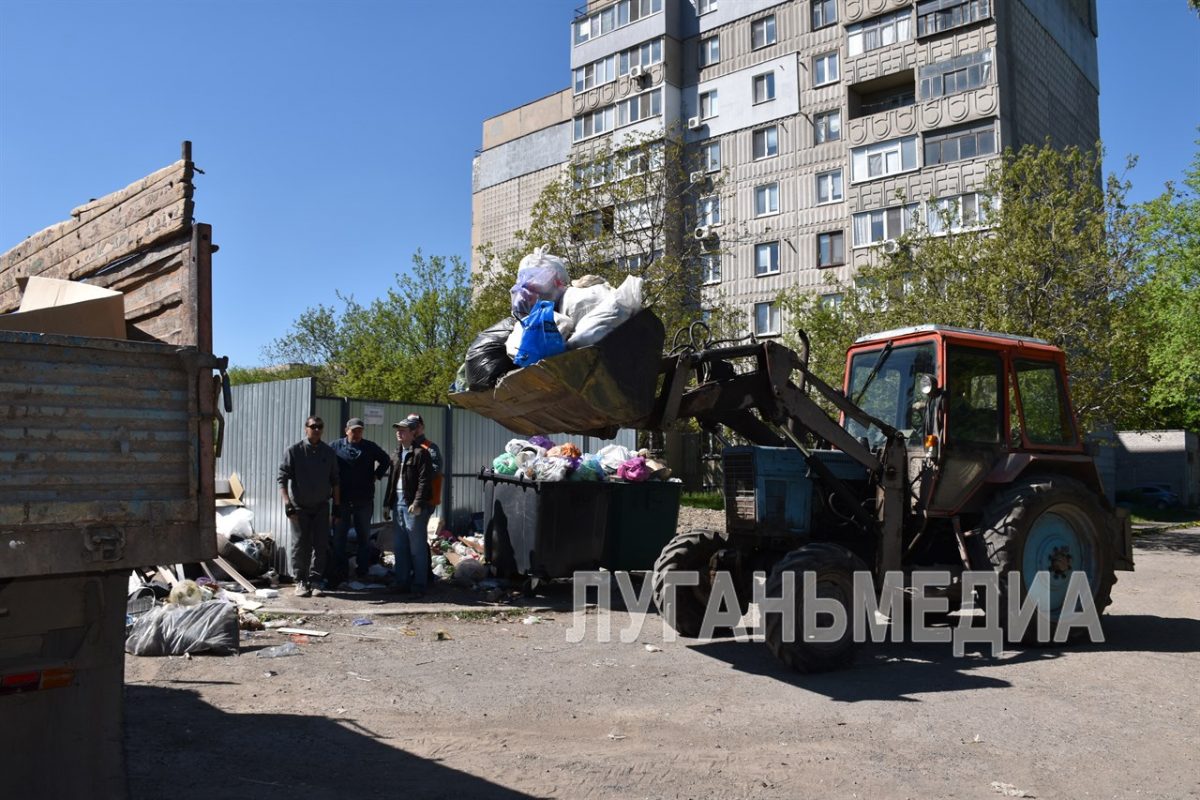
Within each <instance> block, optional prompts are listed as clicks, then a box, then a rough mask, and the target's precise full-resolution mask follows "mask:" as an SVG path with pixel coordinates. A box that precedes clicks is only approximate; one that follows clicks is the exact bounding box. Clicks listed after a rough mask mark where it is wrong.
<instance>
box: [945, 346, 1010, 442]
mask: <svg viewBox="0 0 1200 800" xmlns="http://www.w3.org/2000/svg"><path fill="white" fill-rule="evenodd" d="M946 372H947V375H948V377H947V380H948V381H949V384H950V385H949V387H948V390H947V392H946V394H947V409H946V419H947V436H948V438H949V440H950V441H951V442H980V443H987V444H995V443H998V442H999V441H1000V411H1001V409H1002V408H1003V405H1004V398H1003V396H1002V394H1001V390H1002V389H1003V387H1004V362H1003V361H1002V360H1001V358H1000V354H999V353H996V352H993V351H990V350H980V349H976V348H971V347H963V346H961V345H954V344H952V345H949V346H948V347H947V348H946Z"/></svg>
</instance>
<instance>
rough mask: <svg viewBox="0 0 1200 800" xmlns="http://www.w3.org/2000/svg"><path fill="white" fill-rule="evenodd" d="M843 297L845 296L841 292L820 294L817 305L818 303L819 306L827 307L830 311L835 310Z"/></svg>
mask: <svg viewBox="0 0 1200 800" xmlns="http://www.w3.org/2000/svg"><path fill="white" fill-rule="evenodd" d="M844 297H845V296H844V295H843V294H842V293H841V292H831V293H830V294H823V295H821V297H820V299H819V300H817V305H819V306H820V307H821V308H827V309H829V310H830V311H837V310H838V309H839V308H841V307H842V300H843V299H844Z"/></svg>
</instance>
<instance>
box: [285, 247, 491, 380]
mask: <svg viewBox="0 0 1200 800" xmlns="http://www.w3.org/2000/svg"><path fill="white" fill-rule="evenodd" d="M338 299H339V301H340V302H341V305H342V307H341V309H340V310H339V309H338V308H336V307H332V306H325V305H318V306H315V307H313V308H308V309H306V310H305V311H304V312H303V313H302V314H301V315H300V316H299V317H298V318H297V319H296V321H295V322H294V323H293V324H292V329H291V330H290V331H289V332H288V333H287V334H285V335H284V336H283V337H281V338H279V339H277V340H275V341H274V342H272V343H271V344H270V345H268V347H267V348H265V350H264V354H265V355H266V356H267V358H268V359H269V360H271V361H272V362H274V363H297V362H298V363H304V364H312V365H314V367H315V372H316V376H317V379H318V391H320V392H322V393H325V394H332V395H339V396H345V397H369V398H372V399H378V400H405V401H409V402H423V403H440V402H444V401H445V399H446V395H447V394H448V392H449V387H450V384H451V383H452V382H453V381H454V377H455V373H456V372H457V370H458V367H459V365H460V364H461V363H462V358H463V354H464V353H465V352H466V349H467V346H468V345H469V344H470V342H471V339H472V338H473V337H474V335H475V332H476V331H477V330H478V327H479V321H478V320H479V318H478V315H477V314H476V313H474V312H473V310H472V307H471V284H470V271H469V269H468V267H467V266H466V264H465V263H464V262H463V261H462V259H460V258H458V257H457V256H455V257H451V258H450V259H446V258H444V257H442V256H431V257H428V258H426V257H425V256H423V255H422V254H421V253H420V251H418V252H417V253H416V254H415V255H414V256H413V268H412V270H411V272H408V273H402V274H397V275H396V285H395V286H394V287H392V288H390V289H388V291H387V293H386V294H385V295H384V296H382V297H379V298H377V299H375V300H373V301H371V302H370V304H368V305H362V304H361V303H359V302H357V301H356V300H355V299H354V298H353V297H344V296H342V295H340V294H339V295H338ZM486 324H490V323H486Z"/></svg>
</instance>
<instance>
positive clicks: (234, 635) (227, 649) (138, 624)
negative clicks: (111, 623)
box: [125, 575, 263, 656]
mask: <svg viewBox="0 0 1200 800" xmlns="http://www.w3.org/2000/svg"><path fill="white" fill-rule="evenodd" d="M134 580H138V578H137V577H136V575H135V578H134ZM160 588H161V587H160V585H159V584H146V583H141V585H139V586H138V587H136V588H135V589H134V591H133V592H132V593H131V596H130V601H129V613H128V614H127V616H126V638H125V652H127V653H130V654H132V655H135V656H168V655H171V656H178V655H190V654H192V653H206V652H207V653H214V654H217V655H229V654H233V653H237V652H238V646H239V641H240V638H239V636H240V634H239V633H238V632H239V630H259V629H261V628H262V627H263V626H262V622H261V620H260V619H259V618H258V617H257V616H255V614H254V612H255V611H256V610H258V609H259V608H261V607H262V603H259V602H257V601H254V600H251V599H250V598H248V597H246V596H245V595H243V594H242V593H241V592H237V591H233V590H232V589H230V590H228V591H227V590H226V589H225V588H224V587H222V586H221V585H220V584H219V583H218V582H216V581H214V580H212V579H211V578H208V577H201V578H197V579H196V580H182V581H178V582H176V583H175V584H174V585H173V586H171V588H170V589H169V590H168V591H167V593H166V597H165V598H161V600H162V601H163V602H161V603H160V602H159V598H158V597H157V595H158V590H159V589H160Z"/></svg>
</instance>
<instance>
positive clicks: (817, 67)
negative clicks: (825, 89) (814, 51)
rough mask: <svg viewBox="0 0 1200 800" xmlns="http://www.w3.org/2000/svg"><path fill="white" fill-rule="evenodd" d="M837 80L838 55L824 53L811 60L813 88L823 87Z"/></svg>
mask: <svg viewBox="0 0 1200 800" xmlns="http://www.w3.org/2000/svg"><path fill="white" fill-rule="evenodd" d="M837 79H838V54H837V53H826V54H824V55H821V56H817V57H816V58H814V59H813V86H824V85H825V84H827V83H833V82H834V81H836V80H837Z"/></svg>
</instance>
